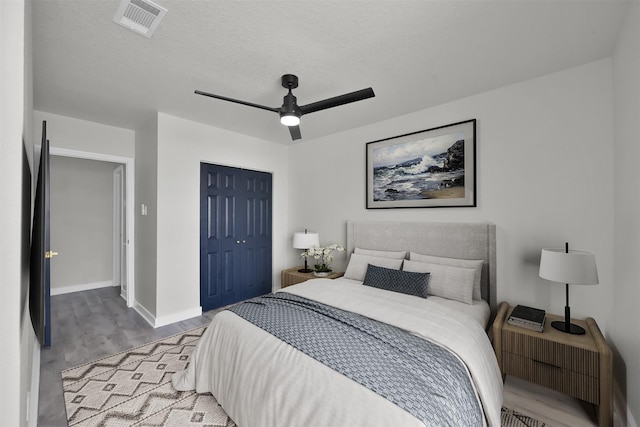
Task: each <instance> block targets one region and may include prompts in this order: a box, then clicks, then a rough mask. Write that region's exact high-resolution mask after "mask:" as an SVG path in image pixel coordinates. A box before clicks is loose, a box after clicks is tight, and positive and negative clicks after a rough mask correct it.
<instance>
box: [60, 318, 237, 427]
mask: <svg viewBox="0 0 640 427" xmlns="http://www.w3.org/2000/svg"><path fill="white" fill-rule="evenodd" d="M205 329H206V326H203V327H200V328H197V329H194V330H191V331H187V332H184V333H180V334H176V335H173V336H170V337H168V338H164V339H161V340H158V341H154V342H152V343H149V344H145V345H142V346H140V347H136V348H133V349H131V350H128V351H124V352H121V353H117V354H114V355H112V356H109V357H105V358H103V359H99V360H96V361H93V362H90V363H87V364H84V365H81V366H77V367H75V368H71V369H67V370H65V371H63V372H62V373H61V374H62V387H63V390H64V400H65V406H66V410H67V422H68V424H69V426H73V427H76V426H77V427H89V426H105V427H116V426H118V427H125V426H140V427H142V426H148V427H151V426H156V427H157V426H165V427H186V426H188V427H205V426H206V427H235V423H234V422H233V421H232V420H231V419H230V418H229V417H228V416H227V414H226V413H225V412H224V410H222V408H221V407H220V405H218V402H216V400H215V399H214V398H213V396H212V395H211V394H208V393H207V394H197V393H196V392H195V391H176V390H175V389H174V388H173V386H172V385H171V375H172V374H173V373H174V372H177V371H181V370H183V369H185V368H186V367H187V364H188V361H189V356H190V355H191V352H192V351H193V349H194V348H195V345H196V343H197V342H198V339H200V337H201V336H202V334H203V333H204V331H205Z"/></svg>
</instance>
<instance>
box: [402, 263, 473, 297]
mask: <svg viewBox="0 0 640 427" xmlns="http://www.w3.org/2000/svg"><path fill="white" fill-rule="evenodd" d="M403 271H413V272H417V273H426V272H429V273H431V277H430V278H429V295H435V296H438V297H442V298H447V299H452V300H455V301H460V302H463V303H465V304H473V279H474V277H475V273H476V270H475V269H473V268H463V267H454V266H453V265H442V264H430V263H426V262H416V261H405V262H404V267H403Z"/></svg>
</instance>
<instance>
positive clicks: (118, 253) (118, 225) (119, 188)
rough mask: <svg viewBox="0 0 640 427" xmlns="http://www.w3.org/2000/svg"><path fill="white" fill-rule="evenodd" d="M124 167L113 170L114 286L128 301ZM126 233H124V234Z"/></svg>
mask: <svg viewBox="0 0 640 427" xmlns="http://www.w3.org/2000/svg"><path fill="white" fill-rule="evenodd" d="M123 178H124V165H123V164H119V165H118V166H117V167H116V168H115V169H114V170H113V285H114V286H119V287H120V296H121V297H122V298H123V299H124V300H125V301H126V300H127V295H126V293H125V292H126V290H127V275H126V274H122V273H123V271H124V272H125V273H126V271H127V260H126V254H127V249H126V245H127V239H126V235H125V234H124V233H126V230H127V227H126V224H127V222H126V220H125V215H126V212H127V211H126V200H125V199H124V196H125V194H126V192H125V188H124V179H123ZM123 232H124V233H123Z"/></svg>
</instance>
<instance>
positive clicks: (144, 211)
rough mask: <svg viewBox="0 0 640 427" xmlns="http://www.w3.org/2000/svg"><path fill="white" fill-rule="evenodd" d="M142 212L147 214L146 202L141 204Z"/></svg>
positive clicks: (144, 214)
mask: <svg viewBox="0 0 640 427" xmlns="http://www.w3.org/2000/svg"><path fill="white" fill-rule="evenodd" d="M141 213H142V215H143V216H146V215H147V205H145V204H144V203H143V204H142V206H141Z"/></svg>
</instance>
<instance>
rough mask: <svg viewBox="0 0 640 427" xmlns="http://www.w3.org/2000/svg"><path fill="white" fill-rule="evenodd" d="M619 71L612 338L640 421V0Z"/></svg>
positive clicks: (621, 379) (620, 47)
mask: <svg viewBox="0 0 640 427" xmlns="http://www.w3.org/2000/svg"><path fill="white" fill-rule="evenodd" d="M613 70H614V74H613V76H614V117H615V120H614V123H615V127H614V128H615V168H614V177H615V204H614V205H615V249H614V255H615V258H614V259H615V263H614V267H615V283H616V285H615V288H614V289H613V312H612V316H613V322H612V328H611V330H610V341H611V342H612V344H613V346H614V360H615V363H614V375H615V377H616V379H617V381H618V385H619V386H620V389H621V392H622V393H623V394H624V395H626V398H627V402H628V405H629V408H630V411H631V414H630V419H635V420H640V380H639V379H640V335H639V334H638V326H639V325H640V311H639V310H638V305H639V304H640V263H639V262H638V260H639V259H640V190H639V189H638V160H639V159H640V137H639V135H640V120H639V118H640V4H639V3H637V2H636V3H635V4H634V6H633V8H632V9H631V11H630V13H629V14H628V15H627V20H626V23H625V26H624V27H623V30H622V33H621V36H620V40H619V41H618V44H617V49H616V52H615V55H614V58H613ZM629 425H636V422H635V421H631V422H629Z"/></svg>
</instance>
